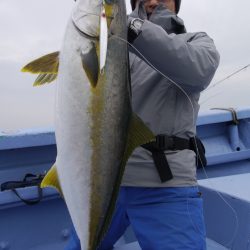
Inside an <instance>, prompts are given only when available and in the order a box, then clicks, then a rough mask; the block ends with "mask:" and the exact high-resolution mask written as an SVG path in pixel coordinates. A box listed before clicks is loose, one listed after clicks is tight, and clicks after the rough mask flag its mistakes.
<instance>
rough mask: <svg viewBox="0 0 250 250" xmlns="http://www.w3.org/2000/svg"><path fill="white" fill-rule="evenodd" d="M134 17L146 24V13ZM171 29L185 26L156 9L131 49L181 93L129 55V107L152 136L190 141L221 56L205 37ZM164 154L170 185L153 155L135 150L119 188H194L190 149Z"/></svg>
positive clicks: (193, 159) (176, 18)
mask: <svg viewBox="0 0 250 250" xmlns="http://www.w3.org/2000/svg"><path fill="white" fill-rule="evenodd" d="M132 16H133V17H136V16H137V17H138V16H139V17H140V18H142V19H146V15H145V11H144V9H143V8H142V7H140V6H139V8H137V9H135V11H134V12H133V13H132ZM173 24H174V25H177V26H179V27H180V26H183V27H184V25H183V22H182V20H181V19H180V18H178V17H177V16H175V15H174V14H173V13H171V12H170V11H168V10H166V9H163V8H162V7H159V8H157V9H156V10H155V11H154V13H153V14H152V16H151V17H150V20H145V21H144V24H143V26H142V32H141V33H140V34H139V36H138V37H137V38H136V40H135V41H134V43H133V45H134V46H135V48H136V49H137V50H138V51H139V52H140V53H141V54H142V55H143V56H144V57H145V58H146V60H148V61H149V62H150V64H152V65H153V66H154V67H155V68H156V69H158V70H159V71H161V72H162V73H163V74H164V75H166V76H167V77H169V78H170V79H171V80H173V81H174V82H175V83H176V84H177V85H178V86H179V87H180V88H181V89H182V90H181V89H180V88H179V87H177V86H175V85H174V84H173V83H172V82H171V81H170V80H168V79H166V78H165V77H164V76H163V75H161V74H160V73H159V72H157V71H156V70H155V69H153V68H152V65H149V63H148V62H146V61H145V58H142V56H141V55H140V53H138V52H137V51H135V50H132V52H131V53H130V65H131V84H132V105H133V110H134V112H135V113H137V115H138V116H139V117H141V119H142V120H143V121H144V122H145V124H146V125H148V127H149V128H151V130H152V131H153V132H154V133H155V134H167V135H170V136H178V137H181V138H186V139H188V138H190V137H193V136H194V135H195V133H196V126H195V124H196V119H197V114H198V111H199V104H198V101H199V97H200V92H201V91H202V90H204V89H205V88H206V87H207V86H208V85H209V83H210V81H211V80H212V78H213V76H214V74H215V71H216V69H217V67H218V64H219V54H218V52H217V50H216V48H215V45H214V43H213V40H212V39H211V38H210V37H209V36H208V35H207V34H206V33H203V32H198V33H181V34H174V33H171V34H170V32H171V31H170V32H167V31H169V30H171V28H173V27H170V26H172V25H173ZM166 30H167V31H166ZM183 30H185V29H183ZM183 32H184V31H183ZM175 33H176V32H175ZM183 91H184V92H185V93H184V92H183ZM190 102H191V103H192V104H191V103H190ZM165 153H166V157H167V160H168V163H169V165H170V168H171V171H172V173H173V176H174V178H173V179H172V180H170V181H167V182H165V183H161V181H160V178H159V175H158V172H157V170H156V167H155V165H154V163H153V160H152V156H151V153H150V152H148V151H147V150H145V149H143V148H142V147H138V148H137V149H136V150H135V151H134V152H133V154H132V156H131V157H130V159H129V161H128V163H127V166H126V169H125V173H124V177H123V181H122V185H123V186H143V187H166V186H167V187H176V186H193V185H197V180H196V160H195V153H194V152H193V151H191V150H188V149H186V150H181V151H166V152H165Z"/></svg>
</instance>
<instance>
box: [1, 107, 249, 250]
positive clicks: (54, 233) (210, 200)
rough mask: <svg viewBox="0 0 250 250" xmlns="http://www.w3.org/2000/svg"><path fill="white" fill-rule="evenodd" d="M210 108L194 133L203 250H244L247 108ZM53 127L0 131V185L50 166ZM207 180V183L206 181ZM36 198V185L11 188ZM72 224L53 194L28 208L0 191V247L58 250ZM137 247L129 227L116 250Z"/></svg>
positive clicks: (53, 150) (246, 244)
mask: <svg viewBox="0 0 250 250" xmlns="http://www.w3.org/2000/svg"><path fill="white" fill-rule="evenodd" d="M232 117H233V116H232V113H231V112H229V111H225V110H223V111H220V110H213V111H210V112H207V113H203V114H200V115H199V118H198V122H197V133H198V135H199V136H200V138H201V139H202V141H203V143H204V145H205V148H206V157H207V160H208V166H207V168H206V171H205V172H204V171H203V170H202V169H200V170H199V171H198V179H199V185H200V188H201V191H202V194H203V197H204V213H205V221H206V231H207V237H208V239H207V246H208V250H220V249H221V250H222V249H232V250H249V249H250V238H249V235H250V213H249V211H250V191H249V190H250V182H249V178H250V108H242V109H239V110H236V121H235V120H233V119H232ZM55 157H56V145H55V137H54V130H53V128H48V129H32V130H22V131H19V132H17V133H12V134H6V133H4V132H0V185H1V184H2V183H4V182H7V181H20V180H22V179H23V178H24V176H25V175H26V174H27V173H32V174H42V173H44V171H47V170H48V169H49V168H50V167H51V165H52V164H53V163H54V161H55ZM208 177H209V179H208ZM16 190H17V192H18V193H19V195H20V196H21V197H22V198H24V199H28V200H30V199H36V198H37V195H38V190H37V187H34V186H31V187H24V188H17V189H16ZM71 228H72V222H71V220H70V217H69V215H68V212H67V209H66V206H65V204H64V202H63V200H62V199H61V198H60V196H59V195H58V194H57V193H56V191H54V190H52V189H49V188H48V189H45V190H44V191H43V197H42V200H41V201H40V202H38V203H37V204H35V205H32V206H28V205H26V204H24V203H23V202H22V201H21V200H20V198H18V197H17V196H16V195H15V194H14V192H13V191H11V190H6V191H2V192H0V249H6V250H7V249H11V250H62V249H63V248H64V246H65V245H66V244H67V242H68V240H69V237H70V230H71ZM118 249H119V250H125V249H126V250H133V249H140V248H139V246H138V243H137V242H136V239H135V236H134V235H133V233H132V232H131V229H129V230H128V231H127V232H126V234H125V235H124V236H123V238H122V239H121V240H120V241H119V246H118V245H117V246H116V250H118Z"/></svg>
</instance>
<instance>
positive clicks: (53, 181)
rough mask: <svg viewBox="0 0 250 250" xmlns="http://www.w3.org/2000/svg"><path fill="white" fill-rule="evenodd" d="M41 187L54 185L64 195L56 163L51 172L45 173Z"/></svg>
mask: <svg viewBox="0 0 250 250" xmlns="http://www.w3.org/2000/svg"><path fill="white" fill-rule="evenodd" d="M40 186H41V188H45V187H53V188H55V189H57V191H58V192H59V193H60V194H61V195H62V189H61V186H60V182H59V178H58V174H57V169H56V165H55V164H54V165H53V166H52V167H51V169H50V170H49V172H48V173H47V174H46V175H45V177H44V178H43V180H42V182H41V185H40Z"/></svg>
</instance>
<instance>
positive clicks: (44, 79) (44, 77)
mask: <svg viewBox="0 0 250 250" xmlns="http://www.w3.org/2000/svg"><path fill="white" fill-rule="evenodd" d="M56 78H57V74H53V73H52V74H50V73H44V74H39V75H38V77H37V78H36V80H35V82H34V83H33V86H34V87H36V86H42V85H44V84H46V83H51V82H53V81H54V80H55V79H56Z"/></svg>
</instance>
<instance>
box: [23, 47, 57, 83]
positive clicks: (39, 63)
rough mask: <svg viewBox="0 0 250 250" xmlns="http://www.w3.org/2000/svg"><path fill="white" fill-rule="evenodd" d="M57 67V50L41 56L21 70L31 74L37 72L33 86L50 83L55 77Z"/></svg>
mask: <svg viewBox="0 0 250 250" xmlns="http://www.w3.org/2000/svg"><path fill="white" fill-rule="evenodd" d="M58 67H59V51H56V52H53V53H50V54H48V55H45V56H42V57H40V58H38V59H36V60H34V61H32V62H30V63H28V64H27V65H25V66H24V67H23V68H22V69H21V71H22V72H29V73H32V74H39V76H38V77H37V79H36V80H35V82H34V84H33V85H34V86H38V85H43V84H44V83H50V82H52V81H54V80H55V79H56V77H57V73H58Z"/></svg>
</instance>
